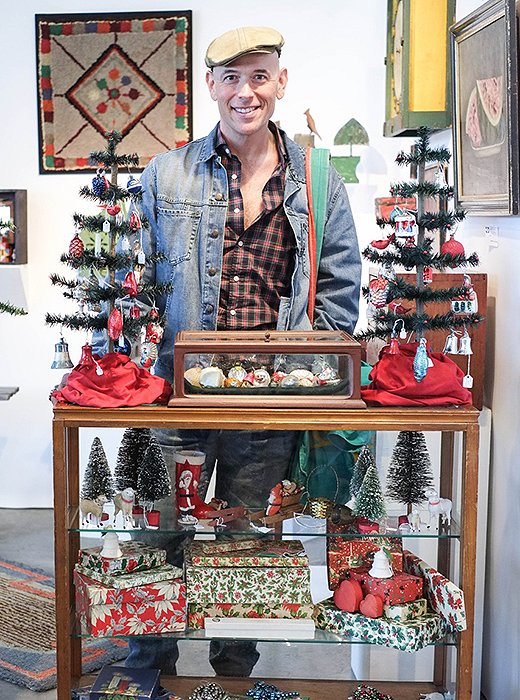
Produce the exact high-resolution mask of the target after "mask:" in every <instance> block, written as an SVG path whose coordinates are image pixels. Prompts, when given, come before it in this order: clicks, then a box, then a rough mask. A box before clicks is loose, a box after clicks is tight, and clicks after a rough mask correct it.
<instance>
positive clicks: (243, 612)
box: [188, 603, 314, 629]
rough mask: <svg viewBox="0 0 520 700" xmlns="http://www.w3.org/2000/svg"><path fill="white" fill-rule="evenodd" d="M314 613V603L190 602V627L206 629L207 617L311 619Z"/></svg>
mask: <svg viewBox="0 0 520 700" xmlns="http://www.w3.org/2000/svg"><path fill="white" fill-rule="evenodd" d="M313 615H314V605H313V604H312V603H308V604H301V603H293V604H292V605H283V606H282V605H265V604H263V603H258V604H256V605H245V604H243V603H236V604H235V603H212V604H209V605H200V604H198V603H189V604H188V627H191V628H193V629H204V618H205V617H250V618H251V617H252V618H256V617H263V618H266V617H268V618H278V619H289V618H292V619H296V620H301V619H310V618H312V617H313Z"/></svg>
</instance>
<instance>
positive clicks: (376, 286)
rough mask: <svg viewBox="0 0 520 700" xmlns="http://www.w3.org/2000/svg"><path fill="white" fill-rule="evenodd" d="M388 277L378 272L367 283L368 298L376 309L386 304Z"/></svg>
mask: <svg viewBox="0 0 520 700" xmlns="http://www.w3.org/2000/svg"><path fill="white" fill-rule="evenodd" d="M388 287H389V283H388V279H387V278H386V277H383V276H382V275H381V274H379V275H378V276H377V277H373V278H372V279H371V280H370V281H369V283H368V300H369V302H370V304H372V306H374V307H375V308H376V309H380V308H382V307H383V306H386V302H387V296H388Z"/></svg>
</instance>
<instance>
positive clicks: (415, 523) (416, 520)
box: [408, 506, 421, 532]
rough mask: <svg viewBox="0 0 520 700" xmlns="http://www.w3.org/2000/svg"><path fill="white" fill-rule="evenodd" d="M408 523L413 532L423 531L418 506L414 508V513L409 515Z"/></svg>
mask: <svg viewBox="0 0 520 700" xmlns="http://www.w3.org/2000/svg"><path fill="white" fill-rule="evenodd" d="M408 523H409V525H410V530H411V531H412V532H419V531H420V529H421V516H420V514H419V511H418V509H417V507H416V506H414V507H413V508H412V512H411V513H409V514H408Z"/></svg>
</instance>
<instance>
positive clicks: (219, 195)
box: [215, 192, 224, 202]
mask: <svg viewBox="0 0 520 700" xmlns="http://www.w3.org/2000/svg"><path fill="white" fill-rule="evenodd" d="M215 199H216V200H217V202H220V201H222V199H224V197H223V195H222V192H217V193H216V194H215Z"/></svg>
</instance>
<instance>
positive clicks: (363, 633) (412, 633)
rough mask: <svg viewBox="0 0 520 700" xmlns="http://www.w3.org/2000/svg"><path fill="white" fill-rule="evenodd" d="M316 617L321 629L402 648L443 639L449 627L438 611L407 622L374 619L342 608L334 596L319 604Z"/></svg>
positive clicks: (403, 649) (372, 642)
mask: <svg viewBox="0 0 520 700" xmlns="http://www.w3.org/2000/svg"><path fill="white" fill-rule="evenodd" d="M314 619H315V622H316V627H318V629H323V630H329V631H331V632H335V633H336V634H340V635H342V636H345V637H349V638H353V639H359V640H362V641H364V642H368V643H369V644H381V645H383V646H386V647H393V648H394V649H400V650H401V651H419V649H423V648H424V647H425V646H428V644H432V643H433V642H436V641H437V640H439V639H442V638H443V637H444V636H445V635H446V634H447V633H448V632H449V631H450V628H449V626H448V625H447V624H446V622H445V621H444V620H443V619H442V617H441V616H440V615H437V614H436V613H427V614H426V615H425V616H424V617H421V618H420V619H417V620H409V621H408V622H397V621H394V620H386V619H385V618H382V617H380V618H377V619H375V620H374V619H372V618H370V617H365V615H361V614H360V613H348V612H344V611H343V610H339V609H338V608H337V607H336V606H335V605H334V602H333V600H332V598H329V599H328V600H324V601H322V602H321V603H318V604H317V605H316V615H315V618H314Z"/></svg>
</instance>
